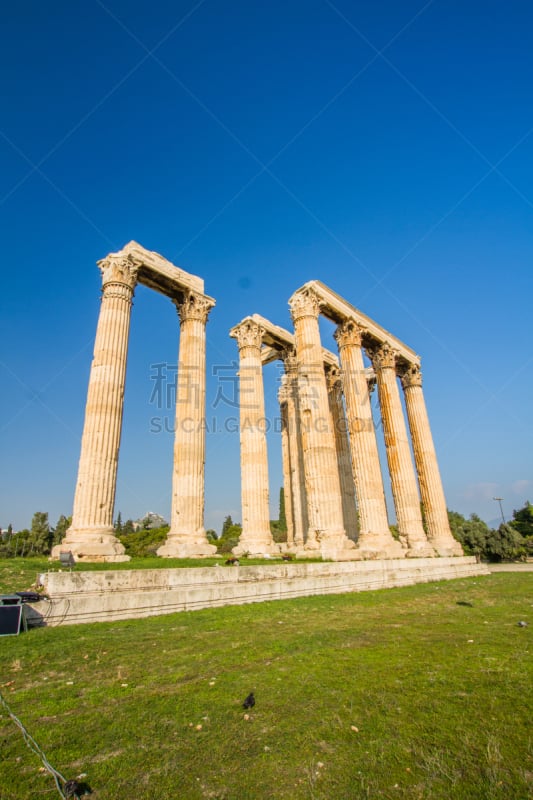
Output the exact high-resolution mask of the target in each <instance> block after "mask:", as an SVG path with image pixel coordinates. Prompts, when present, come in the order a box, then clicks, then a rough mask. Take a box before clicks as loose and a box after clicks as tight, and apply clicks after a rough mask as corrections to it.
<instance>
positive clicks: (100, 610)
mask: <svg viewBox="0 0 533 800" xmlns="http://www.w3.org/2000/svg"><path fill="white" fill-rule="evenodd" d="M486 574H489V570H488V568H487V566H486V565H484V564H478V563H477V562H476V559H475V558H473V557H470V556H468V557H467V556H464V557H459V558H457V557H455V558H419V559H389V560H382V561H359V562H344V563H334V562H329V563H328V562H324V563H314V562H310V563H298V564H290V563H280V564H272V565H270V564H269V565H266V566H250V567H246V566H239V567H226V566H224V567H222V566H220V567H193V568H187V569H153V570H112V571H102V572H98V571H96V572H49V573H47V574H45V575H43V576H41V582H42V585H43V587H44V592H45V593H46V595H47V596H48V598H49V599H48V600H42V601H41V602H39V603H35V604H34V605H33V606H32V607H31V609H30V608H29V609H28V611H29V612H30V614H31V616H30V618H29V619H30V622H34V623H38V622H39V621H40V622H41V624H46V625H71V624H75V623H80V622H109V621H111V620H120V619H131V618H137V617H150V616H155V615H159V614H172V613H174V612H176V611H193V610H195V609H199V608H212V607H216V606H225V605H240V604H243V603H258V602H262V601H265V600H284V599H289V598H293V597H305V596H309V595H317V594H342V593H344V592H361V591H365V590H369V589H385V588H391V587H394V586H408V585H411V584H414V583H427V582H429V581H438V580H450V579H453V578H464V577H468V576H473V575H486ZM32 618H33V619H32Z"/></svg>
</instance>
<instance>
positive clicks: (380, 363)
mask: <svg viewBox="0 0 533 800" xmlns="http://www.w3.org/2000/svg"><path fill="white" fill-rule="evenodd" d="M98 266H99V268H100V271H101V274H102V303H101V308H100V315H99V319H98V326H97V331H96V340H95V347H94V358H93V362H92V366H91V373H90V378H89V388H88V393H87V405H86V411H85V423H84V429H83V436H82V442H81V455H80V461H79V468H78V479H77V484H76V492H75V497H74V509H73V515H72V524H71V526H70V528H69V530H68V531H67V534H66V536H65V539H64V540H63V542H62V543H61V544H60V545H58V546H57V547H55V548H54V550H53V553H52V555H53V556H54V557H56V558H59V554H60V552H61V551H70V552H71V553H72V554H73V556H74V557H75V559H76V560H78V561H125V560H128V557H127V556H126V555H125V554H124V547H123V546H122V544H121V543H120V542H119V541H118V539H117V538H116V537H115V535H114V528H113V512H114V503H115V490H116V479H117V467H118V455H119V447H120V436H121V427H122V412H123V401H124V388H125V376H126V359H127V352H128V335H129V326H130V315H131V307H132V298H133V294H134V290H135V287H136V285H137V284H138V283H140V284H142V285H144V286H147V287H149V288H151V289H154V290H155V291H157V292H160V293H162V294H164V295H165V296H167V297H168V298H170V300H171V301H172V302H173V303H174V304H175V306H176V309H177V312H178V316H179V320H180V341H179V363H178V384H177V396H176V428H175V430H176V433H175V444H174V467H173V476H172V504H171V505H172V508H171V526H170V531H169V533H168V537H167V540H166V542H165V543H164V544H163V545H162V546H161V547H160V548H159V550H158V555H160V556H164V557H171V556H177V557H192V558H201V557H205V556H209V555H212V554H214V552H215V550H216V548H215V547H214V546H213V545H211V544H209V542H208V541H207V537H206V533H205V530H204V521H203V516H204V462H205V424H203V423H204V421H205V391H206V382H205V368H206V336H205V328H206V323H207V319H208V316H209V312H210V311H211V309H212V308H213V306H214V305H215V301H214V300H213V298H211V297H209V296H208V295H206V294H205V293H204V282H203V280H202V279H201V278H199V277H197V276H195V275H190V274H189V273H187V272H184V271H183V270H182V269H180V268H178V267H176V266H174V265H173V264H171V263H170V262H169V261H167V260H166V259H165V258H163V257H162V256H160V255H158V254H157V253H153V252H150V251H148V250H145V249H144V248H143V247H141V246H140V245H139V244H137V243H136V242H130V243H129V244H127V245H126V246H125V247H124V248H123V249H122V250H120V251H119V252H118V253H110V254H109V255H108V256H107V257H106V258H104V259H103V260H102V261H100V262H98ZM289 307H290V311H291V316H292V320H293V324H294V332H293V333H292V332H289V331H287V330H285V329H283V328H281V327H279V326H277V325H274V324H273V323H271V322H269V321H268V320H267V319H265V318H264V317H261V316H259V315H257V314H254V315H252V316H249V317H246V318H245V319H244V320H242V321H241V322H240V323H239V324H238V325H236V326H235V327H234V328H232V330H231V332H230V335H231V336H232V337H234V338H235V339H236V340H237V345H238V348H239V357H240V364H239V380H240V387H241V393H240V418H241V426H240V444H241V494H242V535H241V539H240V542H239V545H238V547H237V548H236V549H235V553H236V555H240V554H243V553H249V554H251V555H273V554H277V553H280V550H281V547H280V545H278V544H276V543H275V542H274V541H273V539H272V535H271V532H270V522H269V517H270V513H269V488H268V456H267V443H266V434H265V426H264V418H265V402H264V389H263V367H264V365H265V364H267V363H269V362H270V361H272V360H275V359H279V360H280V361H281V362H282V363H283V365H284V376H283V380H282V384H281V387H280V391H279V402H280V414H281V420H282V431H281V442H282V463H283V476H284V486H285V497H286V514H287V524H288V533H287V543H286V545H284V546H283V547H284V549H285V551H291V552H294V553H295V554H296V555H299V556H301V557H306V556H307V557H312V556H319V557H320V556H321V557H323V558H325V559H331V560H334V561H356V560H365V559H397V558H403V557H405V556H408V557H417V558H428V557H433V556H435V555H438V556H454V555H461V554H462V551H461V547H460V545H459V544H458V542H456V541H455V539H454V538H453V536H452V534H451V532H450V528H449V525H448V517H447V512H446V503H445V499H444V493H443V489H442V483H441V479H440V475H439V469H438V464H437V459H436V455H435V449H434V446H433V440H432V436H431V430H430V426H429V422H428V417H427V412H426V407H425V403H424V395H423V391H422V376H421V372H420V358H419V357H418V356H417V355H416V353H415V352H414V351H413V350H411V349H410V348H409V347H407V346H406V345H405V344H403V343H402V342H401V341H400V340H399V339H397V338H396V337H395V336H393V335H392V334H390V333H389V332H388V331H386V330H385V329H384V328H382V327H381V326H379V325H378V324H377V323H375V322H374V321H373V320H371V319H370V318H369V317H367V316H366V315H364V314H363V313H361V312H360V311H359V310H357V309H356V308H355V307H354V306H352V305H351V304H350V303H348V302H347V301H346V300H344V299H343V298H341V297H339V296H338V295H337V294H335V292H333V291H332V290H331V289H329V288H328V287H327V286H325V285H324V284H323V283H321V282H320V281H311V282H309V283H306V284H305V285H304V286H303V287H301V288H300V289H298V290H297V291H296V292H294V294H293V295H292V297H291V298H290V300H289ZM320 314H323V315H324V316H325V317H326V318H328V319H329V320H331V321H333V322H334V323H335V324H336V326H337V327H336V331H335V339H336V341H337V346H338V354H335V353H332V352H329V351H328V350H325V349H324V348H323V347H322V343H321V338H320V329H319V316H320ZM363 352H366V354H367V357H368V358H369V360H370V362H371V365H372V366H371V367H365V364H364V361H363ZM191 385H193V386H194V391H190V389H191ZM400 385H401V387H402V390H403V393H404V401H405V409H406V413H407V422H408V425H407V424H406V421H405V418H404V410H403V405H402V401H401V395H400ZM374 386H377V392H378V397H379V405H380V411H381V417H382V420H383V432H384V440H385V448H386V454H387V464H388V470H389V474H390V482H391V488H392V496H393V499H394V506H395V511H396V520H397V526H398V532H399V538H398V539H395V538H393V536H392V534H391V532H390V529H389V522H388V518H387V508H386V504H385V492H384V486H383V477H382V472H381V468H380V462H379V456H378V443H377V438H376V430H375V427H374V422H373V418H372V409H371V402H370V395H371V392H372V390H373V388H374ZM184 419H186V420H188V422H189V424H188V425H186V426H185V425H182V424H180V421H181V420H184ZM409 436H410V439H411V442H410V441H409ZM411 446H412V451H413V454H414V463H413V459H412V457H411ZM421 509H423V511H422V510H421ZM422 513H423V514H424V523H425V524H423V521H422Z"/></svg>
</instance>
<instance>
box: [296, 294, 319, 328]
mask: <svg viewBox="0 0 533 800" xmlns="http://www.w3.org/2000/svg"><path fill="white" fill-rule="evenodd" d="M321 306H322V301H321V300H320V297H319V296H318V294H317V293H316V292H315V290H314V289H311V288H309V289H302V290H299V291H297V292H295V293H294V294H293V296H292V297H291V298H290V300H289V308H290V311H291V316H292V319H293V322H296V320H297V319H300V318H301V317H315V319H318V315H319V314H320V308H321Z"/></svg>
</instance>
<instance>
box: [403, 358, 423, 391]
mask: <svg viewBox="0 0 533 800" xmlns="http://www.w3.org/2000/svg"><path fill="white" fill-rule="evenodd" d="M398 374H399V376H400V381H401V384H402V386H403V388H404V389H408V388H409V387H410V386H422V371H421V369H420V366H419V365H418V364H409V365H407V366H406V367H405V368H403V369H402V370H400V371H399V373H398Z"/></svg>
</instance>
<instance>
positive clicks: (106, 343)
mask: <svg viewBox="0 0 533 800" xmlns="http://www.w3.org/2000/svg"><path fill="white" fill-rule="evenodd" d="M98 267H99V268H100V271H101V273H102V285H103V288H102V304H101V307H100V316H99V318H98V327H97V329H96V339H95V344H94V357H93V361H92V365H91V373H90V377H89V388H88V392H87V405H86V408H85V423H84V427H83V436H82V441H81V454H80V461H79V467H78V480H77V483H76V492H75V497H74V508H73V512H72V524H71V526H70V528H69V529H68V530H67V533H66V535H65V538H64V539H63V541H62V542H61V544H60V545H57V546H56V547H54V549H53V551H52V557H53V558H59V553H60V552H61V551H63V550H70V551H71V552H72V553H73V555H74V557H75V558H76V560H78V561H129V556H125V555H124V547H123V545H122V544H121V543H120V542H119V541H118V539H117V538H116V537H115V535H114V528H113V510H114V505H115V491H116V484H117V467H118V453H119V447H120V435H121V430H122V410H123V403H124V388H125V382H126V361H127V353H128V336H129V328H130V316H131V306H132V298H133V292H134V289H135V285H136V283H137V271H138V266H137V265H136V264H135V262H134V261H133V259H132V258H131V257H120V258H112V257H108V258H107V259H103V260H102V261H99V262H98Z"/></svg>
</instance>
